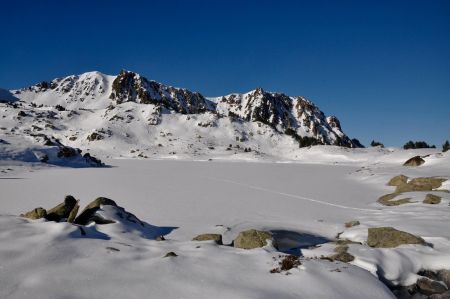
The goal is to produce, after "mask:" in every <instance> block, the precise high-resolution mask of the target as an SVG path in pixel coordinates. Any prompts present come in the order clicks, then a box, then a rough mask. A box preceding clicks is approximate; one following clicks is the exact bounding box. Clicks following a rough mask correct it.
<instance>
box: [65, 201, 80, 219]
mask: <svg viewBox="0 0 450 299" xmlns="http://www.w3.org/2000/svg"><path fill="white" fill-rule="evenodd" d="M79 202H80V201H79V200H77V203H76V204H75V206H74V207H73V209H72V211H70V213H69V217H67V222H69V223H73V222H74V221H75V218H76V217H77V214H78V210H79V208H80V205H79Z"/></svg>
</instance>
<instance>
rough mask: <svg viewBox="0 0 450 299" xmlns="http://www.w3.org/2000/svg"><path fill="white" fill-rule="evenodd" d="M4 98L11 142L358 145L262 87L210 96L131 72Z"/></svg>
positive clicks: (206, 150) (203, 147)
mask: <svg viewBox="0 0 450 299" xmlns="http://www.w3.org/2000/svg"><path fill="white" fill-rule="evenodd" d="M0 102H2V103H1V104H0V105H1V107H2V109H1V111H0V113H1V116H0V127H1V130H0V135H1V139H2V140H4V141H5V143H4V144H3V146H4V147H6V145H5V144H6V143H8V144H10V146H9V147H10V148H11V147H14V146H15V147H22V148H25V149H27V148H29V147H30V144H38V145H39V144H40V145H42V146H45V142H44V144H42V140H44V139H45V138H44V137H43V136H45V137H46V138H47V139H49V138H54V139H55V140H57V141H58V142H59V143H60V144H64V146H69V147H73V148H80V149H82V150H83V151H89V152H91V153H94V154H97V155H101V156H108V157H120V156H122V157H150V156H154V157H180V156H181V157H183V156H184V157H195V156H202V157H231V156H233V157H235V158H255V157H257V156H271V157H277V158H282V159H283V158H286V159H293V158H294V159H295V157H296V155H297V152H298V148H299V147H303V146H309V145H315V144H329V145H338V146H344V147H358V146H359V143H358V142H357V141H356V140H351V139H350V138H349V137H348V136H347V135H345V133H344V132H343V131H342V129H341V125H340V122H339V120H338V119H337V118H336V117H335V116H329V117H326V116H325V114H324V113H323V112H322V111H321V110H320V109H319V108H318V107H317V106H315V105H314V104H313V103H312V102H310V101H308V100H307V99H305V98H303V97H292V96H287V95H285V94H282V93H273V92H267V91H264V90H263V89H261V88H257V89H255V90H252V91H250V92H248V93H245V94H230V95H227V96H223V97H217V98H207V97H204V96H203V95H201V94H200V93H198V92H192V91H189V90H187V89H183V88H175V87H171V86H166V85H164V84H161V83H158V82H155V81H152V80H148V79H146V78H144V77H142V76H141V75H139V74H137V73H134V72H129V71H121V72H120V74H119V75H117V76H109V75H104V74H102V73H99V72H88V73H84V74H81V75H73V76H68V77H65V78H59V79H54V80H52V81H51V82H41V83H38V84H36V85H33V86H30V87H27V88H23V89H19V90H11V91H5V90H2V92H1V93H0ZM18 144H19V145H21V146H17V145H18Z"/></svg>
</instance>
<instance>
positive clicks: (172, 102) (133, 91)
mask: <svg viewBox="0 0 450 299" xmlns="http://www.w3.org/2000/svg"><path fill="white" fill-rule="evenodd" d="M110 98H111V99H113V100H115V102H116V103H118V104H120V103H123V102H136V103H141V104H154V105H159V106H163V107H165V108H167V109H169V110H174V111H175V112H178V113H182V114H193V113H202V112H205V111H207V110H208V107H210V105H209V104H208V103H207V100H206V99H205V98H204V97H203V96H202V95H201V94H199V93H198V92H191V91H189V90H187V89H182V88H175V87H171V86H166V85H163V84H161V83H158V82H155V81H150V80H148V79H146V78H144V77H141V76H140V75H139V74H136V73H133V72H129V71H124V70H123V71H121V72H120V74H119V75H118V76H117V77H116V78H115V79H114V81H113V83H112V91H111V95H110Z"/></svg>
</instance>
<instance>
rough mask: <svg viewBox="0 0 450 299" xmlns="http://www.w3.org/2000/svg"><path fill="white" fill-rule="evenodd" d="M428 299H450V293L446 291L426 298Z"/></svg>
mask: <svg viewBox="0 0 450 299" xmlns="http://www.w3.org/2000/svg"><path fill="white" fill-rule="evenodd" d="M428 299H450V291H446V292H444V293H442V294H433V295H431V296H428Z"/></svg>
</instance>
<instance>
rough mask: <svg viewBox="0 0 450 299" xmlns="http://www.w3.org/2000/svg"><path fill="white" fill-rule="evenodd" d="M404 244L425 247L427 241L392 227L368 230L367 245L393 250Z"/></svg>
mask: <svg viewBox="0 0 450 299" xmlns="http://www.w3.org/2000/svg"><path fill="white" fill-rule="evenodd" d="M403 244H420V245H425V244H426V243H425V241H424V240H423V239H422V238H420V237H417V236H414V235H412V234H410V233H407V232H404V231H400V230H396V229H395V228H392V227H373V228H369V229H368V237H367V245H369V246H370V247H377V248H392V247H397V246H400V245H403Z"/></svg>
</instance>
